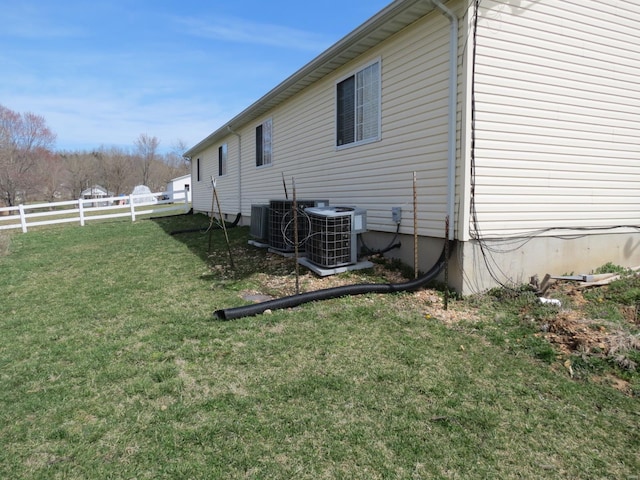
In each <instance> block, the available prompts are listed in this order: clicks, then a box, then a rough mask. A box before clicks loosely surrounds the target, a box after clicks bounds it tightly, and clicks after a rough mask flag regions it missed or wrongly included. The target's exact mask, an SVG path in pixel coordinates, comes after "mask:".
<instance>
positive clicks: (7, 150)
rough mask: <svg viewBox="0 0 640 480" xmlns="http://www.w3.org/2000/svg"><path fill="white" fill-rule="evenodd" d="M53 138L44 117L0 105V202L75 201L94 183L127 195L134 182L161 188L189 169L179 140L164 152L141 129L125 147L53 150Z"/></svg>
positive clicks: (11, 204) (161, 189)
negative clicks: (127, 146)
mask: <svg viewBox="0 0 640 480" xmlns="http://www.w3.org/2000/svg"><path fill="white" fill-rule="evenodd" d="M55 141H56V135H55V133H54V132H53V131H52V130H51V129H50V128H49V127H48V126H47V123H46V120H45V118H44V117H42V116H40V115H36V114H34V113H30V112H27V113H19V112H15V111H13V110H11V109H9V108H6V107H4V106H3V105H0V206H14V205H18V204H20V203H23V204H24V203H28V202H34V201H44V202H54V201H60V200H75V199H77V198H79V197H80V195H81V193H82V192H83V191H84V190H86V189H87V188H90V187H92V186H94V185H99V186H101V187H103V188H105V189H106V190H107V191H109V192H111V193H113V195H121V194H129V193H131V192H132V190H133V188H134V187H135V186H136V185H146V186H148V187H149V188H150V189H151V190H152V191H154V192H157V191H163V190H165V188H166V185H167V182H168V181H169V180H170V179H172V178H175V177H179V176H181V175H185V174H187V173H189V171H190V166H189V163H188V161H187V160H186V159H185V158H183V157H182V152H184V151H185V150H186V145H185V143H184V142H183V141H181V140H178V141H176V143H175V145H174V146H173V147H172V148H171V151H170V152H169V153H164V154H161V153H159V146H160V140H158V138H156V137H154V136H150V135H148V134H146V133H142V134H140V135H139V136H138V138H136V139H135V140H134V142H133V144H132V146H131V147H130V148H123V147H105V146H101V147H99V148H96V149H94V150H90V151H89V150H86V151H56V150H54V148H55Z"/></svg>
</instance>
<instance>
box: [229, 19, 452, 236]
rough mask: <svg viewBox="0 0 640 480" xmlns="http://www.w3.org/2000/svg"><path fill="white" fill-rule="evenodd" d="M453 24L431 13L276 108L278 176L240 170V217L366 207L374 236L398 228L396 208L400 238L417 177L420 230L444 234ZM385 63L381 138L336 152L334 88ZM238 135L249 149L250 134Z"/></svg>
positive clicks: (406, 228) (247, 167) (408, 223)
mask: <svg viewBox="0 0 640 480" xmlns="http://www.w3.org/2000/svg"><path fill="white" fill-rule="evenodd" d="M448 33H449V23H448V21H447V19H446V18H445V17H444V16H442V15H440V14H438V13H434V14H432V15H429V16H427V17H425V18H424V19H422V20H420V21H418V22H416V23H415V24H414V25H412V26H410V27H408V28H407V29H405V30H404V31H402V32H400V33H399V34H398V35H396V36H395V37H393V39H392V40H391V41H389V42H387V43H385V44H384V45H382V46H381V48H376V49H374V50H372V51H371V52H368V53H367V54H365V55H363V57H362V58H359V59H356V60H354V61H353V62H352V63H351V64H349V65H346V66H345V67H344V68H343V69H340V70H338V71H336V72H334V73H333V74H332V75H330V76H328V77H326V78H325V79H323V80H321V81H319V82H317V83H316V84H314V85H313V86H312V87H310V88H308V89H306V90H304V91H303V92H301V93H300V94H299V95H297V96H296V97H294V98H292V99H291V100H289V101H288V102H285V103H284V104H282V105H281V106H279V107H277V108H276V109H275V110H273V112H271V113H272V115H273V139H274V144H273V148H274V152H276V153H277V159H278V161H277V167H278V168H277V169H276V168H270V169H264V170H263V169H260V170H259V171H257V170H256V169H255V165H252V164H251V162H244V163H243V176H242V190H243V201H242V204H243V214H244V215H249V213H250V205H251V204H252V203H265V202H267V201H268V200H270V199H281V198H284V196H285V192H284V188H283V184H282V175H283V174H284V177H285V182H286V184H287V188H288V194H289V197H290V198H291V194H292V179H295V183H296V195H297V198H300V199H329V201H330V202H331V203H332V204H335V205H356V206H359V207H362V208H365V209H367V224H368V227H369V229H370V230H380V231H388V232H393V231H395V228H396V225H395V224H394V223H393V222H392V218H391V207H393V206H400V207H402V208H403V222H402V225H401V232H409V233H410V232H412V230H413V223H412V213H411V212H412V209H413V208H412V178H413V172H414V171H416V172H417V177H418V229H419V233H420V234H421V235H432V236H435V237H442V236H443V232H444V221H445V220H444V219H445V216H446V197H447V98H448V75H447V73H448V51H449V44H448V41H449V34H448ZM376 59H380V66H381V92H382V94H381V112H380V118H381V120H380V130H381V140H380V141H378V142H374V143H366V144H363V145H360V146H359V147H358V148H345V149H336V138H335V129H336V109H335V95H336V84H337V83H338V82H339V81H340V80H341V79H344V78H346V76H348V75H350V74H353V72H355V71H358V70H359V69H362V67H363V66H366V65H368V64H371V63H372V62H375V61H376ZM250 128H251V127H246V128H245V129H244V130H243V131H242V132H241V133H242V138H243V142H245V141H246V143H243V151H247V152H251V151H253V149H254V148H255V145H252V144H251V143H252V142H253V138H254V136H253V135H252V133H251V130H250Z"/></svg>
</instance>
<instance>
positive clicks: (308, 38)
mask: <svg viewBox="0 0 640 480" xmlns="http://www.w3.org/2000/svg"><path fill="white" fill-rule="evenodd" d="M174 21H175V22H176V23H177V24H178V26H179V27H180V31H181V33H182V34H188V35H193V36H196V37H202V38H206V39H210V40H222V41H226V42H233V43H244V44H252V45H266V46H272V47H279V48H286V49H293V50H302V51H308V52H315V53H318V52H321V51H322V50H324V49H325V48H327V47H328V46H329V44H330V41H329V40H328V39H327V38H325V37H323V36H322V35H319V34H316V33H313V32H308V31H304V30H298V29H295V28H291V27H286V26H282V25H275V24H271V23H259V22H252V21H249V20H244V19H240V18H234V17H216V18H193V17H176V18H174Z"/></svg>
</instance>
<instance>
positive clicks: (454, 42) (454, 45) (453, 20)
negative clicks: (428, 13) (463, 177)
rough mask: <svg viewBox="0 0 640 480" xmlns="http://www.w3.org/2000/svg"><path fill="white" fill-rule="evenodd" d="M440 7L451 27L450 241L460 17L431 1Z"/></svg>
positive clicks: (448, 213)
mask: <svg viewBox="0 0 640 480" xmlns="http://www.w3.org/2000/svg"><path fill="white" fill-rule="evenodd" d="M431 2H432V3H433V4H434V5H435V6H436V7H438V8H439V9H440V10H441V11H442V13H443V14H444V16H445V17H447V18H448V19H449V23H450V25H451V27H450V30H449V36H450V39H449V139H448V146H447V155H448V157H447V158H448V162H447V173H448V183H449V188H447V215H448V216H449V224H450V225H451V228H449V240H453V239H454V235H455V216H454V215H455V208H454V207H455V202H456V136H457V131H456V126H457V122H456V115H457V111H458V17H457V16H456V15H455V13H453V12H452V11H451V10H449V9H448V8H447V7H445V6H444V5H443V4H442V3H440V1H439V0H431Z"/></svg>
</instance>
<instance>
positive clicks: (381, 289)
mask: <svg viewBox="0 0 640 480" xmlns="http://www.w3.org/2000/svg"><path fill="white" fill-rule="evenodd" d="M445 251H446V249H444V248H443V249H442V253H441V254H440V258H438V261H437V262H436V263H435V265H434V266H433V267H431V270H429V271H428V272H427V273H426V274H424V275H423V276H422V277H420V278H416V279H415V280H411V281H409V282H405V283H360V284H356V285H344V286H342V287H333V288H326V289H324V290H316V291H314V292H307V293H301V294H299V295H291V296H288V297H282V298H276V299H275V300H268V301H266V302H261V303H255V304H252V305H245V306H243V307H235V308H227V309H224V310H216V311H215V312H213V315H214V316H215V317H216V318H218V319H220V320H234V319H236V318H242V317H249V316H252V315H258V314H260V313H264V311H265V310H278V309H281V308H293V307H297V306H298V305H302V304H303V303H308V302H313V301H316V300H329V299H331V298H338V297H345V296H348V295H363V294H365V293H394V292H409V291H412V290H417V289H418V288H420V287H422V286H424V285H426V284H427V283H429V282H430V281H431V280H433V279H435V278H436V277H437V276H438V274H439V273H440V272H441V271H442V269H443V268H444V264H445Z"/></svg>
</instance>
